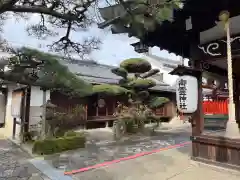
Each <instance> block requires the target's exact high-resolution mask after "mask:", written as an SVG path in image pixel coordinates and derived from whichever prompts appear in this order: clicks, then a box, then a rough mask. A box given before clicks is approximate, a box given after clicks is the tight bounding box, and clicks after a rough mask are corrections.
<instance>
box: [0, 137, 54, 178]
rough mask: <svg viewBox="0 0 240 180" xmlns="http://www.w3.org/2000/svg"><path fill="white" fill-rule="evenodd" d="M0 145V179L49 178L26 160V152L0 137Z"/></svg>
mask: <svg viewBox="0 0 240 180" xmlns="http://www.w3.org/2000/svg"><path fill="white" fill-rule="evenodd" d="M0 147H1V148H0V180H50V179H49V178H47V177H46V176H44V175H43V174H42V173H41V172H40V171H39V170H38V169H36V168H35V167H34V166H33V165H32V164H30V163H29V162H28V161H27V159H28V157H27V154H26V153H24V152H22V151H21V150H20V148H18V147H17V146H16V145H14V144H12V143H11V142H10V141H8V140H4V139H0ZM44 178H45V179H44Z"/></svg>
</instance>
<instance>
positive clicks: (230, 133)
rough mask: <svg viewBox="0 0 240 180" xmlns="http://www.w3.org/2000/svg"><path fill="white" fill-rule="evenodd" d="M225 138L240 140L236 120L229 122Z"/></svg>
mask: <svg viewBox="0 0 240 180" xmlns="http://www.w3.org/2000/svg"><path fill="white" fill-rule="evenodd" d="M225 137H227V138H231V139H240V132H239V128H238V124H237V123H236V121H235V120H229V121H228V122H227V126H226V131H225Z"/></svg>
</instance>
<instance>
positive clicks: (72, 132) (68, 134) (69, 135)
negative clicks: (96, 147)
mask: <svg viewBox="0 0 240 180" xmlns="http://www.w3.org/2000/svg"><path fill="white" fill-rule="evenodd" d="M77 134H78V133H77V132H75V131H67V132H65V134H64V136H65V137H72V136H77Z"/></svg>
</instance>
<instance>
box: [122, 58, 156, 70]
mask: <svg viewBox="0 0 240 180" xmlns="http://www.w3.org/2000/svg"><path fill="white" fill-rule="evenodd" d="M120 68H123V69H125V70H127V71H128V72H129V73H145V72H148V71H149V70H151V68H152V66H151V64H150V63H149V62H148V61H146V60H144V59H141V58H130V59H126V60H124V61H122V62H121V64H120Z"/></svg>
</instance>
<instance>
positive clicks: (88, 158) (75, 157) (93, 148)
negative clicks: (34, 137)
mask: <svg viewBox="0 0 240 180" xmlns="http://www.w3.org/2000/svg"><path fill="white" fill-rule="evenodd" d="M105 136H106V137H105ZM107 137H108V140H104V139H107ZM109 137H113V136H112V135H111V134H108V133H107V132H103V131H102V132H101V131H97V130H96V131H94V132H91V137H89V138H88V142H87V145H86V148H85V149H78V150H73V151H69V152H64V153H61V155H60V156H56V155H53V156H48V157H47V158H45V159H46V160H47V161H48V162H49V164H52V166H54V167H56V168H57V169H65V170H74V169H80V168H84V167H87V166H92V165H95V164H99V163H103V162H106V161H112V160H115V159H119V158H123V157H127V156H131V155H135V154H137V153H141V152H148V151H152V150H156V149H160V148H163V147H167V146H170V145H174V144H179V143H182V142H186V141H189V140H190V131H188V130H178V131H177V130H176V131H174V132H156V134H154V135H152V136H149V135H143V134H142V135H132V136H131V137H126V139H125V140H123V141H120V142H116V141H113V140H111V139H109Z"/></svg>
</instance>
